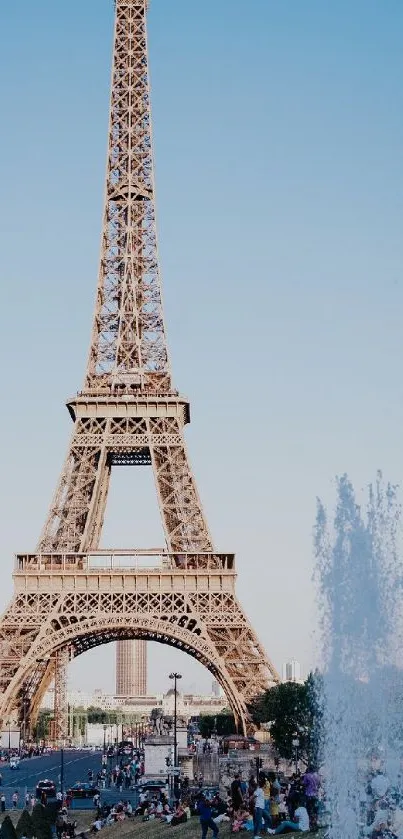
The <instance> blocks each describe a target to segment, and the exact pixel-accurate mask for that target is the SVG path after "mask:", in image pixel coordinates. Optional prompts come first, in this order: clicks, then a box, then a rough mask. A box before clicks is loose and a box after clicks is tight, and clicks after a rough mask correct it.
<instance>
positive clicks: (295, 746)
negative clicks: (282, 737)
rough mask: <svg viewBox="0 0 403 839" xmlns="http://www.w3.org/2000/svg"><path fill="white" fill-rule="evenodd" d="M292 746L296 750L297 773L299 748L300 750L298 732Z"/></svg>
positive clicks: (294, 735) (294, 736)
mask: <svg viewBox="0 0 403 839" xmlns="http://www.w3.org/2000/svg"><path fill="white" fill-rule="evenodd" d="M292 745H293V747H294V749H295V772H296V773H297V772H298V748H299V737H298V731H295V732H294V734H293V739H292Z"/></svg>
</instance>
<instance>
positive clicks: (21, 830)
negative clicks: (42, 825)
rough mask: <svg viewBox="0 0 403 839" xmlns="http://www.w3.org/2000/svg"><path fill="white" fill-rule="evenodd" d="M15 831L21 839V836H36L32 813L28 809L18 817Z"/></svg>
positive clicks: (30, 837)
mask: <svg viewBox="0 0 403 839" xmlns="http://www.w3.org/2000/svg"><path fill="white" fill-rule="evenodd" d="M15 832H16V834H17V837H18V839H21V836H27V837H28V839H32V837H33V836H35V828H34V823H33V821H32V817H31V815H30V813H28V810H23V811H22V813H21V815H20V817H19V819H18V822H17V826H16V828H15Z"/></svg>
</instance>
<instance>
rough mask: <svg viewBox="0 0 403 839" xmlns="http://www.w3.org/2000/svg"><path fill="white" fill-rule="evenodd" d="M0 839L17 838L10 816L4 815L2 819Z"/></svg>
mask: <svg viewBox="0 0 403 839" xmlns="http://www.w3.org/2000/svg"><path fill="white" fill-rule="evenodd" d="M0 836H1V839H17V834H16V832H15V827H14V825H13V823H12V821H11V819H10V816H6V817H5V818H4V819H3V823H2V825H1V830H0Z"/></svg>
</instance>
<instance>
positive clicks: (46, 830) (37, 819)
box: [10, 804, 52, 839]
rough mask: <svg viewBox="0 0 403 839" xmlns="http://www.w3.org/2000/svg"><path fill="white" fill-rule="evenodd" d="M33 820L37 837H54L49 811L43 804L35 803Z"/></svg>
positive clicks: (38, 838) (48, 838) (42, 838)
mask: <svg viewBox="0 0 403 839" xmlns="http://www.w3.org/2000/svg"><path fill="white" fill-rule="evenodd" d="M32 821H33V825H34V831H35V836H36V839H52V827H51V822H50V818H49V813H48V812H47V811H46V807H44V806H43V804H35V807H34V809H33V810H32ZM10 839H11V837H10Z"/></svg>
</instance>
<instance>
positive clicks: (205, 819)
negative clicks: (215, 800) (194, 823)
mask: <svg viewBox="0 0 403 839" xmlns="http://www.w3.org/2000/svg"><path fill="white" fill-rule="evenodd" d="M197 810H198V812H199V815H200V824H201V829H202V839H206V836H207V831H208V829H209V828H211V830H212V831H213V835H214V837H216V836H218V827H217V825H216V823H215V822H214V821H213V816H212V813H211V808H210V805H209V803H208V801H207V799H206V798H205V797H204V795H201V796H200V798H199V801H198V804H197Z"/></svg>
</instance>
